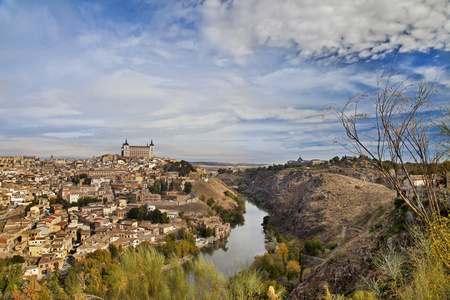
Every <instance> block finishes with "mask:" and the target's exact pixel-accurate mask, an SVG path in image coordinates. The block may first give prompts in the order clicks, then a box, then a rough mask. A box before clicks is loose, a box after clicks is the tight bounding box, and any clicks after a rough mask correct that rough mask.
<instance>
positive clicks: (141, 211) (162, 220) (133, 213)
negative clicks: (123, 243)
mask: <svg viewBox="0 0 450 300" xmlns="http://www.w3.org/2000/svg"><path fill="white" fill-rule="evenodd" d="M128 218H130V219H136V220H138V221H142V220H148V221H151V222H152V223H153V224H157V223H159V224H168V223H169V222H170V219H169V217H168V216H167V213H166V212H161V211H160V210H159V209H154V210H150V211H149V210H148V209H147V206H146V205H139V207H137V208H136V207H135V208H132V209H130V211H129V212H128Z"/></svg>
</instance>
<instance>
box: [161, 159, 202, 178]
mask: <svg viewBox="0 0 450 300" xmlns="http://www.w3.org/2000/svg"><path fill="white" fill-rule="evenodd" d="M164 170H165V171H166V172H178V175H179V176H182V177H186V176H188V175H189V173H190V172H195V171H196V170H195V168H194V166H193V165H192V164H190V163H189V162H187V161H185V160H182V161H177V162H170V163H168V164H167V165H166V166H165V168H164Z"/></svg>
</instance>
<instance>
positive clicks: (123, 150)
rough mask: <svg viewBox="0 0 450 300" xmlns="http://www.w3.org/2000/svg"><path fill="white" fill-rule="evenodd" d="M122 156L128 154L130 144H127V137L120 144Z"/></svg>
mask: <svg viewBox="0 0 450 300" xmlns="http://www.w3.org/2000/svg"><path fill="white" fill-rule="evenodd" d="M121 154H122V156H127V157H128V156H130V145H129V144H128V139H125V143H123V144H122V153H121Z"/></svg>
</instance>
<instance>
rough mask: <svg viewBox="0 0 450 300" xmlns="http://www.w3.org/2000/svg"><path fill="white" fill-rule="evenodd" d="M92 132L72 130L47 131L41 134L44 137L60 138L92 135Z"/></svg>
mask: <svg viewBox="0 0 450 300" xmlns="http://www.w3.org/2000/svg"><path fill="white" fill-rule="evenodd" d="M93 135H94V133H93V132H80V131H73V132H47V133H44V134H42V136H45V137H54V138H60V139H73V138H78V137H83V136H93Z"/></svg>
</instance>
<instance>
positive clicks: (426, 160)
mask: <svg viewBox="0 0 450 300" xmlns="http://www.w3.org/2000/svg"><path fill="white" fill-rule="evenodd" d="M412 89H415V91H414V92H412V91H411V90H412ZM437 94H438V92H437V90H436V89H435V84H429V83H425V82H423V81H419V82H414V83H410V82H408V81H401V82H398V78H396V77H395V72H394V71H391V72H384V73H383V74H382V75H381V76H379V77H378V79H377V89H376V91H375V92H374V95H369V94H356V95H355V96H353V97H352V98H350V100H349V101H348V102H347V103H346V104H345V105H344V107H343V108H337V107H334V106H329V107H328V108H327V109H330V110H331V111H332V112H333V113H334V115H335V116H336V117H337V119H338V120H339V122H340V123H341V125H342V126H343V128H344V130H345V133H346V138H344V141H343V142H342V141H339V140H336V142H338V143H340V144H341V145H343V146H344V147H345V148H347V149H348V150H350V151H351V152H352V153H354V154H359V155H366V156H368V157H369V160H368V161H369V163H370V164H372V166H374V167H375V168H376V169H378V170H379V171H380V172H381V174H382V175H383V177H385V178H386V179H387V181H388V182H389V183H390V185H391V186H392V187H393V188H394V189H395V190H396V191H397V194H398V197H400V198H401V199H402V200H403V201H404V202H406V204H407V205H408V206H409V207H410V208H411V209H412V210H413V211H414V212H415V213H416V214H417V215H418V216H419V217H420V218H421V219H422V220H424V221H429V220H430V218H432V217H433V216H436V215H438V214H439V212H440V207H439V200H438V197H437V195H436V189H435V184H434V179H435V178H434V177H433V176H434V174H433V173H434V172H435V168H436V165H437V163H438V162H439V159H440V158H441V157H442V155H443V153H444V152H443V151H441V150H442V149H439V147H438V143H437V139H436V137H435V134H436V133H437V129H438V127H437V126H436V125H437V123H436V120H442V114H440V109H439V107H437V106H436V105H435V104H434V103H433V101H432V100H433V97H435V96H436V95H437ZM363 101H369V102H370V104H372V105H373V107H374V111H372V112H364V111H360V109H359V107H360V106H361V105H362V102H363ZM366 107H370V106H367V105H366ZM441 124H444V123H441ZM368 128H369V129H368ZM407 160H411V161H413V162H415V163H416V164H417V165H418V166H419V169H420V172H421V174H422V175H423V179H424V182H425V186H424V188H425V191H426V193H425V194H424V195H425V196H422V194H421V192H420V191H419V189H418V188H417V187H416V186H414V184H413V181H412V178H411V176H410V173H409V172H408V170H407V168H406V163H407ZM386 161H390V162H391V166H393V171H391V168H390V167H389V164H386V163H385V162H386ZM401 174H404V175H405V176H406V178H407V179H408V181H409V183H410V186H411V188H412V193H413V197H407V196H406V195H405V193H404V192H403V191H402V186H401V184H402V183H401V180H400V178H401V177H400V175H401ZM425 202H428V207H427V208H426V207H425Z"/></svg>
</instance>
